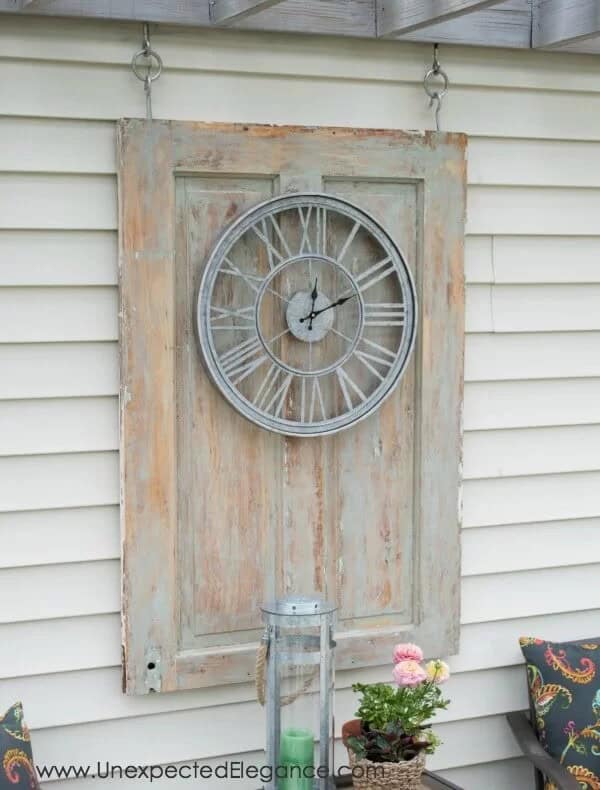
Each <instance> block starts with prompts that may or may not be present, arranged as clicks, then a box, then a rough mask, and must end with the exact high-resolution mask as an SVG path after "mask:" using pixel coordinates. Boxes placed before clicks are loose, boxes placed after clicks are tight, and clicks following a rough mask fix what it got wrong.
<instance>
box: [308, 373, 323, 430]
mask: <svg viewBox="0 0 600 790" xmlns="http://www.w3.org/2000/svg"><path fill="white" fill-rule="evenodd" d="M317 406H318V407H319V410H320V412H321V420H326V419H327V417H326V416H325V404H324V403H323V393H322V392H321V385H320V384H319V377H318V376H315V377H314V378H313V380H312V392H311V395H310V406H309V409H308V420H309V422H314V421H315V409H316V407H317Z"/></svg>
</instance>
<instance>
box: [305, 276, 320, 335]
mask: <svg viewBox="0 0 600 790" xmlns="http://www.w3.org/2000/svg"><path fill="white" fill-rule="evenodd" d="M318 295H319V292H318V291H317V278H316V277H315V287H314V288H313V289H312V293H311V295H310V298H311V299H312V304H311V306H310V315H311V319H310V322H309V324H308V328H309V329H312V322H313V318H314V316H313V313H314V311H315V302H316V301H317V296H318Z"/></svg>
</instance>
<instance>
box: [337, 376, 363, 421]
mask: <svg viewBox="0 0 600 790" xmlns="http://www.w3.org/2000/svg"><path fill="white" fill-rule="evenodd" d="M335 372H336V375H337V377H338V381H339V384H340V389H341V390H342V395H343V396H344V400H345V401H346V406H347V408H348V411H352V409H353V408H354V404H353V403H352V397H351V396H350V393H349V391H348V387H350V388H351V389H352V390H353V392H355V393H356V395H358V397H359V398H360V399H361V400H362V401H366V399H367V396H366V395H365V393H364V392H363V391H362V390H361V389H360V387H359V386H358V385H357V384H355V382H354V381H352V379H351V378H350V376H349V375H348V374H347V373H346V371H345V370H344V369H343V368H336V371H335Z"/></svg>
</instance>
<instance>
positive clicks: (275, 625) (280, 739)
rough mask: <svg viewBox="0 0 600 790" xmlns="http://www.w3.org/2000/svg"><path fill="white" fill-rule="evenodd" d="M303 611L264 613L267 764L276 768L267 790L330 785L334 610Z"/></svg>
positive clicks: (319, 789) (321, 789)
mask: <svg viewBox="0 0 600 790" xmlns="http://www.w3.org/2000/svg"><path fill="white" fill-rule="evenodd" d="M284 600H286V601H287V599H284ZM290 600H299V599H290ZM301 600H305V599H301ZM301 611H302V610H301ZM303 612H304V613H302V614H299V615H298V616H290V615H287V614H286V615H285V616H281V617H279V616H278V615H277V614H274V613H269V612H265V621H266V623H267V624H269V626H270V630H269V634H270V635H269V665H270V667H269V671H268V673H267V679H268V680H267V763H268V764H269V765H271V766H273V767H274V769H275V778H274V781H273V782H272V783H269V784H267V785H266V787H267V788H268V790H326V789H327V790H328V789H329V788H330V787H332V784H331V774H332V766H333V686H334V670H333V638H332V637H333V617H334V610H333V608H332V607H329V608H327V609H326V611H324V612H323V611H319V610H318V609H317V611H316V613H312V614H310V615H306V614H305V612H306V609H304V610H303Z"/></svg>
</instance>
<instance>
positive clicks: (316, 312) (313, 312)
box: [300, 294, 356, 323]
mask: <svg viewBox="0 0 600 790" xmlns="http://www.w3.org/2000/svg"><path fill="white" fill-rule="evenodd" d="M355 296H356V294H351V295H350V296H342V297H340V298H339V299H338V300H337V301H336V302H332V303H331V304H328V305H327V307H323V308H322V309H321V310H311V312H310V313H309V314H308V315H307V316H305V317H304V318H301V319H300V323H303V322H304V321H308V319H309V318H311V319H312V318H316V317H317V316H318V315H321V313H324V312H325V311H326V310H331V308H332V307H339V306H340V305H343V304H344V303H345V302H347V301H348V300H349V299H353V298H354V297H355Z"/></svg>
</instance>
